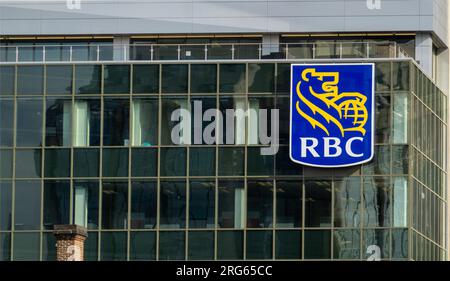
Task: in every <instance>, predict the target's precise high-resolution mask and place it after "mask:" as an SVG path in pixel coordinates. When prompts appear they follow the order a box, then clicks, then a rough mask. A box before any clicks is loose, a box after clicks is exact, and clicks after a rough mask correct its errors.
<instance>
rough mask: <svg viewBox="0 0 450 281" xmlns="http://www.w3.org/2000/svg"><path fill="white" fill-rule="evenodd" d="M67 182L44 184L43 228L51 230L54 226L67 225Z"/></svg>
mask: <svg viewBox="0 0 450 281" xmlns="http://www.w3.org/2000/svg"><path fill="white" fill-rule="evenodd" d="M69 206H70V183H69V181H45V182H44V228H45V229H49V230H53V225H55V224H68V223H69V209H70V208H69Z"/></svg>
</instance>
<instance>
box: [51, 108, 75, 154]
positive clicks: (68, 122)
mask: <svg viewBox="0 0 450 281" xmlns="http://www.w3.org/2000/svg"><path fill="white" fill-rule="evenodd" d="M71 141H72V100H70V99H47V102H46V109H45V145H46V146H70V144H71Z"/></svg>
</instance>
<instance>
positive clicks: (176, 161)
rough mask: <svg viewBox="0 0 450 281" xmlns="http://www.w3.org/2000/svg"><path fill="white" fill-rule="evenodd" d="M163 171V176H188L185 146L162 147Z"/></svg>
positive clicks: (161, 173)
mask: <svg viewBox="0 0 450 281" xmlns="http://www.w3.org/2000/svg"><path fill="white" fill-rule="evenodd" d="M160 155H161V163H160V165H161V167H160V169H161V172H160V175H161V176H162V177H169V176H174V177H184V176H186V157H187V156H186V149H185V148H161V152H160Z"/></svg>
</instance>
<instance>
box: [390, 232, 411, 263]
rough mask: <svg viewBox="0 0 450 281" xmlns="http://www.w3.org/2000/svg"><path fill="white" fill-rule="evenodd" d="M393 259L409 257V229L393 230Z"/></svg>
mask: <svg viewBox="0 0 450 281" xmlns="http://www.w3.org/2000/svg"><path fill="white" fill-rule="evenodd" d="M392 259H393V260H407V259H408V229H393V230H392Z"/></svg>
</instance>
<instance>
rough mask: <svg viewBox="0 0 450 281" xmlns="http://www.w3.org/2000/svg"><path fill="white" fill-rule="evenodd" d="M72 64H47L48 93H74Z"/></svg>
mask: <svg viewBox="0 0 450 281" xmlns="http://www.w3.org/2000/svg"><path fill="white" fill-rule="evenodd" d="M72 75H73V68H72V66H71V65H48V66H47V73H46V77H47V81H46V87H47V94H48V95H64V94H65V95H70V94H72Z"/></svg>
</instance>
